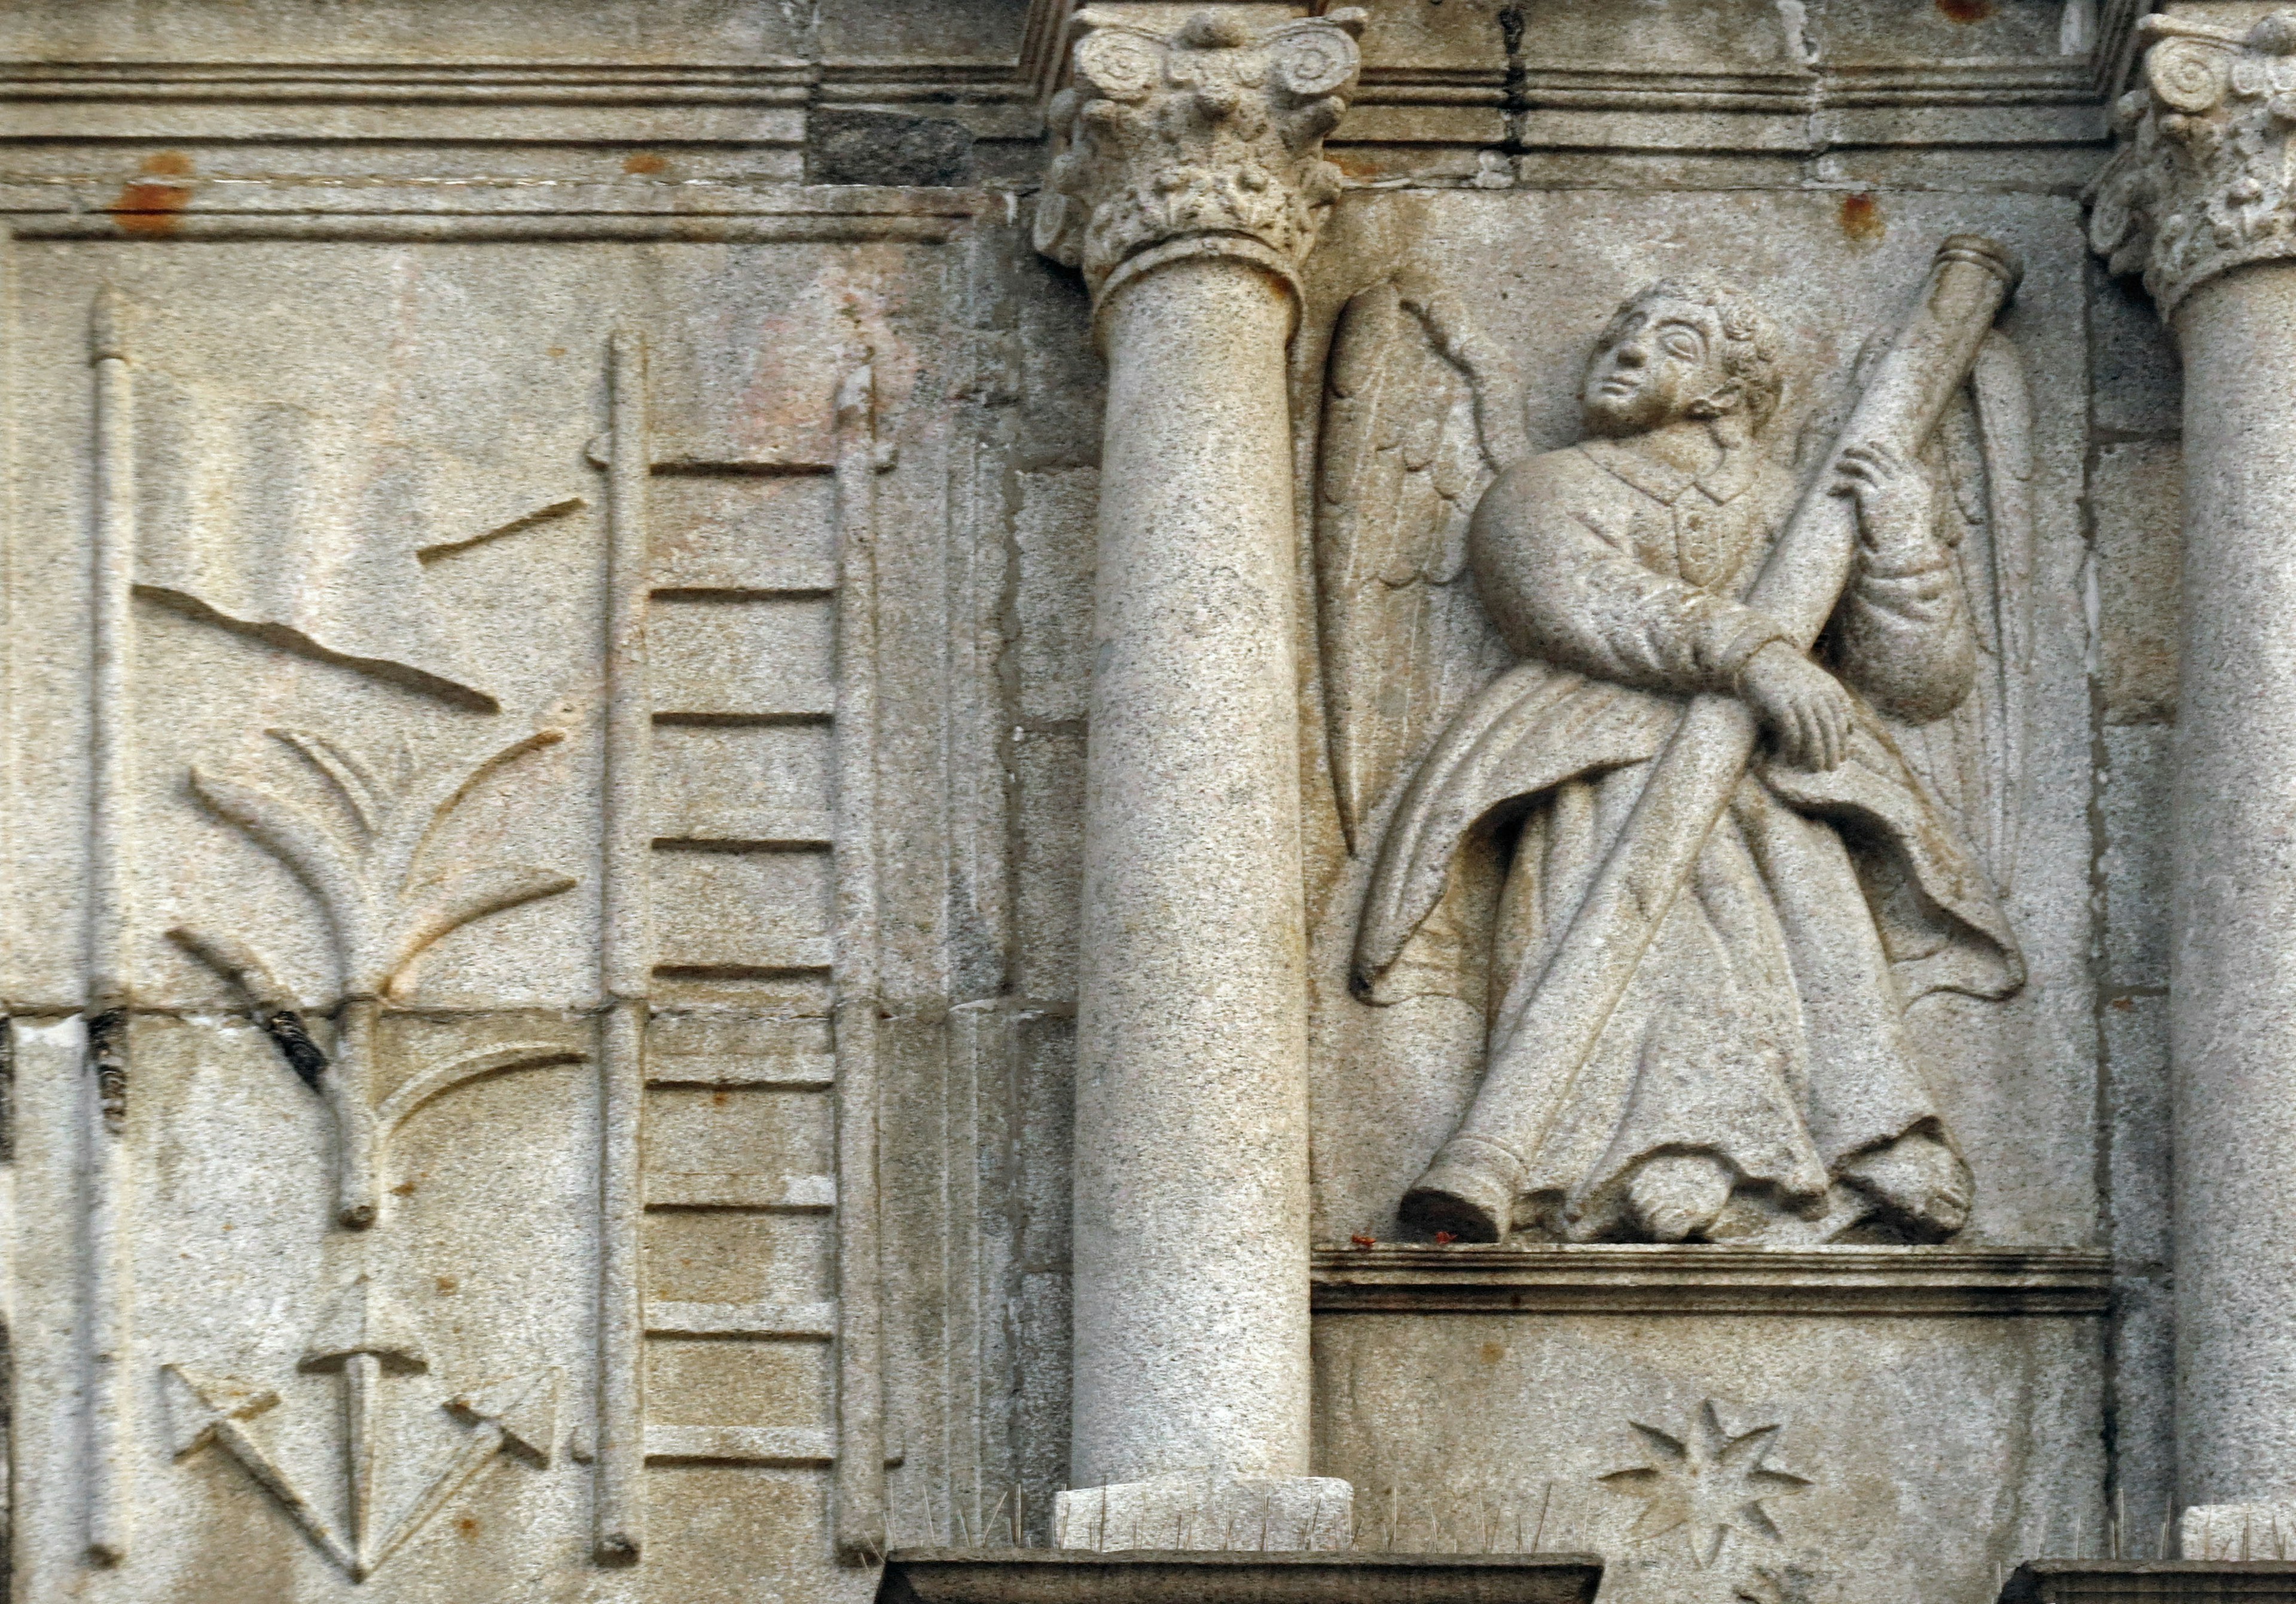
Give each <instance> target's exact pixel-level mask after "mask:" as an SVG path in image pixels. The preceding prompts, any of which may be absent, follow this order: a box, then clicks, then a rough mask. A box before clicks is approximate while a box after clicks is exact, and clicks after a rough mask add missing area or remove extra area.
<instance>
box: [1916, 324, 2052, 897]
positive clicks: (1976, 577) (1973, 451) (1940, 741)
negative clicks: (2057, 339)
mask: <svg viewBox="0 0 2296 1604" xmlns="http://www.w3.org/2000/svg"><path fill="white" fill-rule="evenodd" d="M1931 458H1932V461H1933V462H1934V463H1935V465H1937V466H1939V467H1941V468H1942V469H1943V470H1944V477H1945V481H1946V484H1947V486H1948V489H1950V491H1951V495H1952V506H1951V507H1950V508H1948V512H1947V517H1948V531H1951V530H1952V529H1953V528H1954V527H1955V526H1956V523H1957V525H1958V528H1959V530H1960V531H1961V538H1960V540H1959V542H1958V551H1959V555H1960V559H1961V578H1962V587H1963V589H1964V593H1965V594H1966V595H1967V596H1968V598H1969V605H1970V613H1971V618H1972V622H1973V623H1974V624H1975V625H1976V629H1977V644H1978V648H1979V654H1980V655H1979V662H1978V671H1977V685H1976V687H1975V688H1974V689H1973V690H1972V692H1971V693H1970V695H1969V697H1968V699H1967V700H1965V701H1964V702H1963V703H1962V704H1961V706H1960V707H1959V708H1957V709H1956V710H1955V711H1954V712H1952V713H1951V714H1949V715H1948V716H1947V717H1946V718H1943V719H1940V720H1938V721H1937V722H1935V723H1934V724H1929V725H1925V726H1923V727H1922V728H1919V729H1910V730H1901V731H1900V732H1899V741H1900V745H1901V747H1902V749H1903V750H1904V752H1905V753H1906V756H1907V760H1908V761H1911V762H1912V763H1913V765H1914V767H1915V769H1918V770H1920V771H1921V774H1922V777H1923V778H1924V779H1925V780H1927V781H1928V782H1929V784H1930V786H1931V789H1933V790H1934V791H1935V792H1936V793H1937V794H1938V796H1939V798H1940V799H1941V800H1942V801H1943V802H1945V804H1946V806H1947V808H1948V810H1951V812H1952V813H1953V816H1954V818H1955V820H1956V822H1957V823H1958V824H1959V825H1960V826H1961V827H1962V831H1963V835H1964V839H1966V840H1967V841H1968V842H1969V843H1971V844H1972V845H1973V846H1974V847H1975V848H1976V849H1977V851H1978V855H1979V857H1980V859H1981V860H1983V862H1984V864H1985V867H1986V868H1987V869H1988V870H1989V872H1990V873H1991V875H1992V876H1993V883H1994V884H1995V885H1996V886H1997V888H1998V889H1999V890H2000V892H2002V894H2003V895H2004V896H2006V895H2007V894H2008V893H2009V891H2010V889H2011V887H2012V885H2013V884H2014V882H2015V879H2016V873H2017V844H2018V843H2017V835H2018V825H2019V820H2020V818H2021V815H2022V813H2023V810H2024V809H2023V802H2024V787H2025V784H2026V773H2025V769H2026V757H2027V753H2026V747H2027V729H2028V725H2029V723H2030V706H2029V696H2030V687H2031V685H2032V666H2033V601H2034V597H2033V562H2034V546H2033V539H2034V535H2033V506H2032V493H2033V405H2032V397H2031V394H2030V391H2029V390H2028V389H2027V385H2026V380H2025V364H2024V359H2023V358H2022V357H2021V356H2020V354H2019V353H2018V350H2017V347H2016V345H2015V344H2014V343H2013V341H2011V340H2010V339H2009V337H2008V336H2007V335H2005V334H2004V333H2001V332H2000V331H1998V330H1996V331H1994V333H1991V334H1989V335H1988V336H1987V337H1986V341H1985V343H1984V345H1983V346H1982V347H1981V348H1980V350H1979V351H1978V356H1977V363H1976V366H1975V367H1974V368H1973V369H1972V372H1971V374H1970V380H1969V383H1968V384H1967V386H1966V387H1965V388H1964V390H1963V391H1962V393H1961V395H1960V396H1959V398H1957V399H1956V401H1955V403H1954V405H1953V406H1952V407H1949V408H1948V410H1947V412H1946V415H1945V416H1944V417H1943V418H1942V419H1941V420H1940V421H1939V425H1938V432H1937V435H1936V437H1935V439H1934V440H1933V442H1932V445H1931Z"/></svg>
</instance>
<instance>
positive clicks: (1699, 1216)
mask: <svg viewBox="0 0 2296 1604" xmlns="http://www.w3.org/2000/svg"><path fill="white" fill-rule="evenodd" d="M1731 1185H1732V1180H1731V1174H1730V1166H1729V1165H1727V1164H1724V1163H1723V1162H1722V1161H1721V1160H1720V1159H1718V1158H1717V1157H1715V1156H1713V1155H1712V1154H1710V1153H1661V1154H1659V1155H1657V1156H1655V1157H1652V1158H1645V1159H1644V1160H1643V1162H1642V1163H1641V1164H1640V1165H1639V1166H1637V1167H1636V1170H1635V1173H1634V1177H1633V1179H1632V1180H1628V1182H1627V1212H1628V1214H1629V1215H1630V1216H1631V1217H1632V1218H1633V1219H1634V1221H1635V1222H1636V1224H1637V1225H1639V1226H1640V1227H1641V1228H1642V1231H1643V1234H1644V1236H1646V1237H1647V1238H1650V1240H1652V1241H1653V1242H1681V1241H1685V1240H1687V1239H1688V1238H1691V1237H1693V1236H1696V1235H1699V1234H1700V1233H1701V1232H1702V1231H1704V1230H1706V1229H1707V1228H1708V1227H1709V1226H1710V1225H1712V1224H1713V1223H1714V1222H1715V1220H1716V1219H1717V1218H1718V1216H1719V1215H1720V1214H1721V1213H1722V1210H1723V1208H1724V1207H1725V1206H1726V1205H1727V1204H1728V1203H1729V1201H1730V1188H1731Z"/></svg>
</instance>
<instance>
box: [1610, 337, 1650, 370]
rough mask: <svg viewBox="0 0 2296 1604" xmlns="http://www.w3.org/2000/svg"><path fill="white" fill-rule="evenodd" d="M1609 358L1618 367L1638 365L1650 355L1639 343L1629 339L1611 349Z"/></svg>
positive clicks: (1647, 359) (1648, 358)
mask: <svg viewBox="0 0 2296 1604" xmlns="http://www.w3.org/2000/svg"><path fill="white" fill-rule="evenodd" d="M1649 360H1650V355H1649V353H1648V352H1646V351H1644V350H1643V348H1642V346H1641V345H1640V344H1639V343H1636V342H1635V341H1628V343H1626V344H1624V345H1620V346H1618V347H1616V348H1615V349H1614V350H1612V351H1611V361H1612V362H1614V363H1616V364H1617V365H1618V366H1620V367H1640V366H1642V365H1643V364H1644V363H1645V362H1647V361H1649Z"/></svg>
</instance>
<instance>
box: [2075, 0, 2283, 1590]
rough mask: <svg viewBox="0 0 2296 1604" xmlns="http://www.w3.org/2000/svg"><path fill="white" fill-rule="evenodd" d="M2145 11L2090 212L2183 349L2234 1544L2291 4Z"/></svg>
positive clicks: (2183, 874)
mask: <svg viewBox="0 0 2296 1604" xmlns="http://www.w3.org/2000/svg"><path fill="white" fill-rule="evenodd" d="M2144 31H2145V34H2146V35H2147V36H2148V37H2150V38H2151V39H2152V40H2153V44H2152V45H2151V48H2150V50H2149V51H2148V53H2147V54H2146V56H2145V58H2144V82H2143V85H2142V86H2141V87H2139V88H2137V89H2136V90H2134V91H2132V92H2131V93H2130V94H2129V95H2127V96H2125V97H2124V98H2123V100H2122V102H2121V103H2120V107H2119V109H2118V117H2117V121H2118V125H2119V131H2120V135H2121V136H2122V138H2123V141H2124V143H2123V144H2122V147H2121V149H2120V152H2119V153H2118V154H2117V155H2116V156H2115V158H2114V160H2113V162H2112V165H2111V166H2110V167H2109V168H2108V169H2106V171H2105V173H2104V175H2103V177H2101V178H2100V179H2099V181H2098V184H2097V186H2096V190H2095V196H2094V202H2095V210H2094V212H2093V214H2092V217H2091V223H2090V226H2091V234H2092V239H2093V242H2094V243H2095V245H2096V247H2097V249H2098V250H2099V251H2103V253H2105V254H2106V255H2107V256H2108V257H2109V258H2110V259H2111V260H2112V265H2113V267H2115V269H2116V270H2120V271H2136V270H2141V271H2142V272H2143V273H2144V283H2145V286H2146V288H2147V289H2149V290H2150V291H2151V292H2152V294H2153V299H2154V301H2155V303H2156V304H2157V305H2158V306H2159V308H2160V309H2161V316H2162V317H2164V318H2166V319H2167V320H2168V323H2169V326H2170V327H2171V328H2172V329H2173V330H2174V331H2175V333H2176V337H2177V343H2178V344H2179V346H2180V347H2181V348H2182V350H2183V353H2184V359H2185V551H2184V575H2185V578H2184V584H2185V596H2184V602H2185V636H2184V646H2183V654H2182V691H2181V695H2182V700H2181V702H2180V703H2179V707H2178V712H2177V723H2178V730H2177V739H2178V754H2177V782H2176V786H2177V788H2176V797H2175V814H2174V818H2175V824H2174V828H2175V847H2174V851H2175V858H2174V862H2175V875H2176V886H2175V893H2174V899H2173V913H2172V918H2173V928H2172V947H2171V968H2170V979H2169V993H2170V995H2169V1017H2170V1026H2169V1028H2170V1051H2171V1057H2172V1062H2173V1065H2174V1074H2175V1080H2176V1085H2175V1104H2174V1108H2175V1114H2174V1119H2175V1128H2174V1139H2175V1165H2176V1196H2175V1200H2174V1206H2175V1210H2176V1278H2177V1439H2178V1441H2177V1467H2178V1482H2179V1487H2178V1497H2179V1499H2180V1500H2181V1501H2184V1502H2185V1503H2187V1504H2190V1505H2194V1506H2197V1507H2195V1508H2194V1509H2191V1510H2190V1511H2189V1512H2188V1513H2187V1514H2186V1516H2185V1522H2184V1531H2183V1535H2184V1541H2185V1554H2186V1555H2187V1556H2188V1557H2191V1558H2238V1557H2244V1556H2241V1555H2239V1554H2238V1553H2237V1549H2238V1547H2239V1545H2240V1543H2241V1542H2242V1541H2243V1539H2242V1537H2241V1532H2242V1529H2243V1526H2246V1527H2248V1528H2250V1529H2251V1530H2252V1531H2256V1532H2262V1531H2266V1530H2267V1529H2268V1527H2269V1529H2276V1530H2279V1531H2282V1532H2285V1531H2287V1530H2289V1529H2290V1525H2291V1523H2290V1520H2289V1513H2290V1511H2289V1509H2287V1508H2286V1506H2288V1505H2290V1504H2292V1503H2296V1248H2292V1246H2291V1242H2292V1238H2296V847H2292V846H2291V843H2290V830H2291V827H2292V824H2291V821H2292V818H2296V191H2292V188H2291V186H2290V185H2289V182H2288V170H2287V164H2288V162H2289V160H2290V159H2291V152H2290V149H2289V144H2288V136H2289V132H2290V128H2291V127H2292V125H2296V12H2278V13H2276V14H2275V15H2273V16H2270V17H2267V18H2266V19H2265V20H2264V21H2260V22H2259V23H2257V24H2256V25H2255V26H2254V27H2252V28H2250V29H2244V30H2236V29H2224V28H2218V27H2212V26H2206V25H2202V24H2198V23H2194V22H2191V21H2183V20H2180V19H2177V18H2171V17H2165V16H2155V17H2151V18H2148V19H2147V20H2146V21H2145V23H2144ZM2264 1506H2275V1507H2274V1508H2270V1509H2267V1508H2265V1507H2264ZM2259 1552H2261V1551H2260V1550H2259Z"/></svg>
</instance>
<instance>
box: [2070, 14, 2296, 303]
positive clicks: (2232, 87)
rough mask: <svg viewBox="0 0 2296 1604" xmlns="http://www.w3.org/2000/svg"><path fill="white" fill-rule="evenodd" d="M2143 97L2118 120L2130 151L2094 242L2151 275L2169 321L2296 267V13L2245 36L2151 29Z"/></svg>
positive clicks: (2111, 169)
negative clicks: (2200, 300) (2290, 263)
mask: <svg viewBox="0 0 2296 1604" xmlns="http://www.w3.org/2000/svg"><path fill="white" fill-rule="evenodd" d="M2143 29H2144V37H2148V38H2150V39H2152V40H2153V45H2152V48H2150V49H2149V50H2147V51H2146V52H2145V54H2144V86H2143V87H2141V88H2137V89H2132V90H2130V91H2129V92H2128V94H2127V95H2123V96H2121V98H2120V103H2119V104H2118V105H2117V106H2116V107H2115V108H2114V111H2113V120H2114V125H2115V131H2116V132H2117V133H2118V134H2119V136H2120V141H2121V144H2120V150H2119V151H2118V152H2115V154H2114V156H2113V158H2112V161H2111V162H2110V163H2109V164H2108V165H2107V166H2106V168H2105V169H2104V171H2103V174H2101V175H2100V176H2099V177H2098V178H2097V181H2096V184H2095V187H2094V188H2093V189H2092V190H2091V192H2090V202H2091V205H2092V209H2093V210H2091V212H2090V215H2089V241H2090V243H2092V244H2093V245H2095V247H2096V249H2097V251H2099V252H2101V253H2102V254H2103V255H2104V256H2105V257H2106V258H2107V259H2110V260H2111V262H2112V269H2113V271H2114V272H2116V273H2131V272H2136V271H2140V270H2141V271H2142V272H2143V273H2144V287H2145V288H2146V289H2147V290H2150V291H2151V292H2153V300H2154V302H2155V303H2156V304H2157V305H2158V306H2159V307H2160V308H2161V316H2162V317H2167V316H2168V315H2169V313H2170V312H2173V311H2174V310H2176V308H2177V303H2178V302H2179V301H2181V300H2184V299H2185V296H2186V295H2188V294H2190V293H2191V292H2193V291H2194V289H2195V288H2197V287H2198V286H2199V285H2200V284H2202V283H2204V282H2205V281H2207V280H2208V279H2210V278H2212V277H2214V276H2216V275H2218V274H2219V273H2222V272H2225V271H2226V270H2227V269H2229V268H2232V267H2239V266H2241V265H2242V264H2243V263H2245V262H2255V261H2266V260H2270V259H2275V258H2281V257H2296V184H2292V182H2291V176H2290V172H2289V165H2288V164H2289V160H2290V156H2291V152H2290V150H2289V140H2288V136H2289V133H2290V130H2291V129H2292V128H2296V11H2279V12H2273V13H2272V14H2271V15H2270V16H2268V17H2267V18H2265V19H2264V20H2263V21H2260V22H2259V23H2257V24H2256V26H2254V27H2253V28H2251V29H2248V30H2247V31H2246V32H2241V31H2238V30H2236V29H2227V28H2217V27H2212V26H2210V25H2209V24H2206V23H2202V22H2195V21H2185V20H2183V19H2180V18H2174V17H2164V16H2153V17H2147V18H2146V19H2145V20H2144V24H2143Z"/></svg>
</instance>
